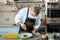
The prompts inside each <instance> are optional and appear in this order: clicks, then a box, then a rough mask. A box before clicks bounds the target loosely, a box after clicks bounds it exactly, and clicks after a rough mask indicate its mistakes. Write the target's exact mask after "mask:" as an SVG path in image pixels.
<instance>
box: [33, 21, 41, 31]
mask: <svg viewBox="0 0 60 40" xmlns="http://www.w3.org/2000/svg"><path fill="white" fill-rule="evenodd" d="M40 24H41V21H40V20H36V23H35V25H34V29H35V30H38V29H39V27H40Z"/></svg>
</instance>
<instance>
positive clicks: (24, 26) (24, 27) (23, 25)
mask: <svg viewBox="0 0 60 40" xmlns="http://www.w3.org/2000/svg"><path fill="white" fill-rule="evenodd" d="M21 27H22V28H23V29H24V30H25V31H26V30H27V28H26V25H25V24H24V23H21Z"/></svg>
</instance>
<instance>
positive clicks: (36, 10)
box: [33, 7, 40, 15]
mask: <svg viewBox="0 0 60 40" xmlns="http://www.w3.org/2000/svg"><path fill="white" fill-rule="evenodd" d="M33 10H34V12H35V13H36V15H39V13H40V7H33Z"/></svg>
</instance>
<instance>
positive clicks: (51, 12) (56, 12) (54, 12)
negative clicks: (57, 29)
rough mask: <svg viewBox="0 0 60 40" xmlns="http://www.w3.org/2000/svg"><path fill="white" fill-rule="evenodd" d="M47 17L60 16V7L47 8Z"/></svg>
mask: <svg viewBox="0 0 60 40" xmlns="http://www.w3.org/2000/svg"><path fill="white" fill-rule="evenodd" d="M47 17H49V18H60V8H50V9H48V10H47Z"/></svg>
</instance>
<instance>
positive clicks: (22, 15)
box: [15, 7, 41, 34]
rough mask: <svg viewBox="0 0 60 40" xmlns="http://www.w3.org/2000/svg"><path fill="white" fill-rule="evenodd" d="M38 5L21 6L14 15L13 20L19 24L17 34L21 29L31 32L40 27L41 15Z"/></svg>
mask: <svg viewBox="0 0 60 40" xmlns="http://www.w3.org/2000/svg"><path fill="white" fill-rule="evenodd" d="M39 13H40V8H39V7H30V8H28V7H26V8H22V9H21V10H20V11H19V12H18V14H17V15H16V17H15V22H16V24H18V25H19V26H20V28H19V34H20V32H21V31H28V32H31V33H32V34H34V33H35V31H36V30H38V28H39V27H40V24H41V21H40V19H41V15H40V14H39Z"/></svg>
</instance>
